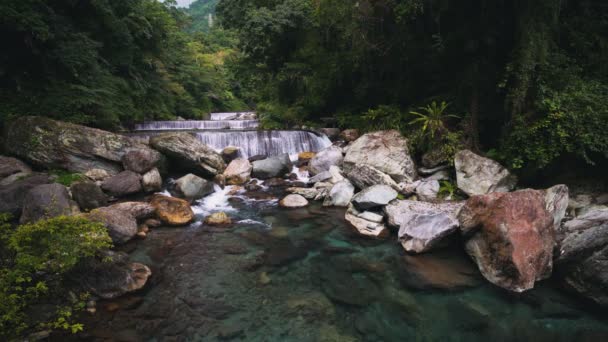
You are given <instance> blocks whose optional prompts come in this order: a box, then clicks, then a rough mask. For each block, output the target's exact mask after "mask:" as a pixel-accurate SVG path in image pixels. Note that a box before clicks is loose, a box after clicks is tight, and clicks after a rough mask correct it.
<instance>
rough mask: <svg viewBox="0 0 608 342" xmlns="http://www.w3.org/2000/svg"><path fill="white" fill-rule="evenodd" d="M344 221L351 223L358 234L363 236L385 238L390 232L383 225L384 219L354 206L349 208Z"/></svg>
mask: <svg viewBox="0 0 608 342" xmlns="http://www.w3.org/2000/svg"><path fill="white" fill-rule="evenodd" d="M344 219H345V220H346V221H347V222H348V223H350V224H351V225H352V226H353V227H354V228H355V229H357V232H358V233H359V234H361V235H363V236H367V237H373V238H385V237H387V236H388V235H389V231H388V229H387V228H386V226H385V225H384V223H382V221H383V220H384V217H383V216H382V215H379V214H376V213H373V212H371V211H364V212H361V211H359V210H357V208H355V207H354V206H353V205H352V204H351V205H350V206H349V207H348V210H347V211H346V214H345V215H344Z"/></svg>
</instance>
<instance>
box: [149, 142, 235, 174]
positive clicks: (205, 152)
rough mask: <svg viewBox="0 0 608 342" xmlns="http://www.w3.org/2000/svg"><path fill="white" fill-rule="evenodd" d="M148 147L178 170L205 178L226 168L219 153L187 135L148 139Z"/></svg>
mask: <svg viewBox="0 0 608 342" xmlns="http://www.w3.org/2000/svg"><path fill="white" fill-rule="evenodd" d="M150 145H151V146H152V147H153V148H155V149H156V150H158V151H160V152H161V153H163V154H164V155H165V156H167V158H168V159H169V160H171V161H172V162H173V164H174V165H176V166H177V167H178V168H180V169H183V170H187V171H190V172H193V173H196V174H200V175H202V176H205V177H214V176H215V175H217V174H220V173H222V172H224V169H225V168H226V164H225V163H224V159H223V158H222V156H221V155H220V154H219V153H217V152H216V151H214V150H213V149H212V148H211V147H209V146H207V145H205V144H203V143H202V142H200V141H199V140H197V139H196V138H195V137H194V136H193V135H191V134H188V133H166V134H161V135H158V136H155V137H153V138H152V139H150Z"/></svg>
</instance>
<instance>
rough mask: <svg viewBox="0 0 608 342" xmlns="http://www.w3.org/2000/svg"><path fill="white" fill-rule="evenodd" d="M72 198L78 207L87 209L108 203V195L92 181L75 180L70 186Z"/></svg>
mask: <svg viewBox="0 0 608 342" xmlns="http://www.w3.org/2000/svg"><path fill="white" fill-rule="evenodd" d="M70 192H71V193H72V198H73V199H74V201H76V203H78V206H79V207H80V209H82V210H84V211H89V210H92V209H96V208H99V207H104V206H106V205H107V204H108V196H106V194H104V193H103V191H101V188H100V187H99V186H98V185H97V184H95V183H93V182H77V183H74V184H72V185H71V186H70Z"/></svg>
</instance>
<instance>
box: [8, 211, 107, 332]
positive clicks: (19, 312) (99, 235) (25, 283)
mask: <svg viewBox="0 0 608 342" xmlns="http://www.w3.org/2000/svg"><path fill="white" fill-rule="evenodd" d="M8 219H9V218H8V217H7V216H1V217H0V229H1V231H0V236H1V237H2V238H1V239H0V243H1V244H2V246H0V248H1V249H2V250H3V253H2V254H1V256H2V260H1V261H0V338H5V339H11V338H15V337H18V336H19V335H20V334H23V333H24V332H25V331H26V330H27V329H31V328H38V327H47V328H60V329H67V330H71V331H73V332H76V331H78V330H81V329H82V325H80V324H78V323H75V322H73V321H72V320H73V318H72V311H73V310H74V309H81V308H83V307H84V304H83V299H84V298H86V294H80V295H79V296H72V297H73V298H71V299H70V298H69V296H66V295H65V294H66V293H68V292H69V291H66V290H65V289H64V288H63V287H64V276H65V274H66V273H67V272H68V271H70V270H71V269H72V268H74V267H75V266H76V265H77V264H78V263H79V262H81V261H83V260H84V259H86V258H90V257H94V256H95V255H96V254H97V253H98V252H100V251H101V250H104V249H107V248H109V247H111V239H110V237H109V236H108V233H107V231H106V229H105V227H104V226H103V225H102V224H100V223H94V222H91V221H89V220H87V219H85V218H82V217H66V216H61V217H55V218H51V219H48V220H42V221H38V222H36V223H32V224H27V225H22V226H19V227H17V228H16V229H13V228H12V227H11V226H10V224H8V223H7V222H8ZM56 298H59V299H60V300H59V301H57V300H55V299H56ZM51 299H52V300H51ZM44 300H51V302H53V303H54V304H55V305H56V312H55V315H54V318H53V319H52V320H51V321H46V322H36V321H32V320H31V317H28V315H27V314H26V312H27V311H28V310H31V308H32V307H33V306H34V305H35V304H36V303H40V302H41V301H44ZM28 319H29V320H28Z"/></svg>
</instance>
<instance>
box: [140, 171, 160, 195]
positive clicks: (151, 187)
mask: <svg viewBox="0 0 608 342" xmlns="http://www.w3.org/2000/svg"><path fill="white" fill-rule="evenodd" d="M141 186H142V188H143V189H144V191H145V192H156V191H161V190H162V189H163V178H162V177H161V176H160V172H158V169H157V168H153V169H152V170H150V171H148V172H146V173H145V174H144V175H143V176H142V177H141Z"/></svg>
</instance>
